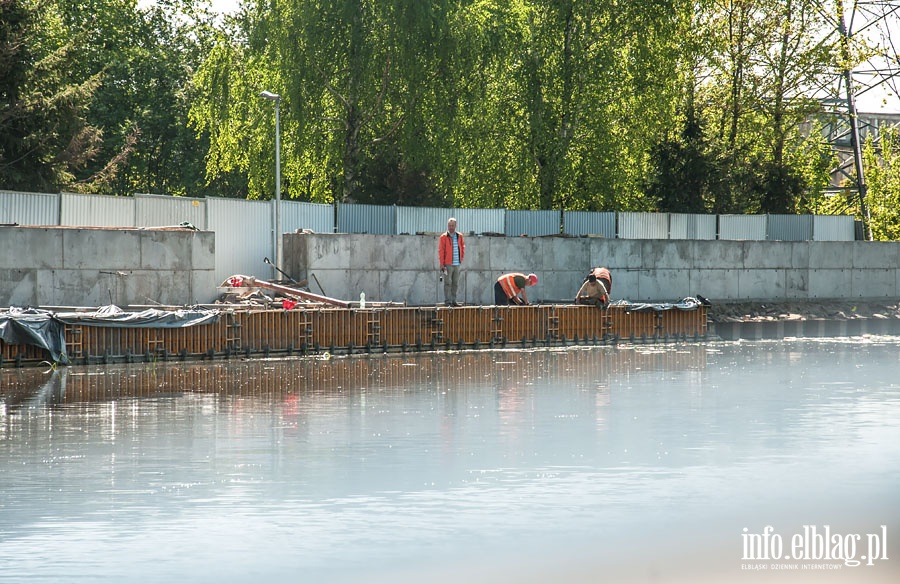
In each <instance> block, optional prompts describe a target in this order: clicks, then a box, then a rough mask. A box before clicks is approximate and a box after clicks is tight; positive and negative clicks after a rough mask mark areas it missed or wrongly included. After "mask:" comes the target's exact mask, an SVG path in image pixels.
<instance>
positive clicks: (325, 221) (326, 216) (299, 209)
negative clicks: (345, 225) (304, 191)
mask: <svg viewBox="0 0 900 584" xmlns="http://www.w3.org/2000/svg"><path fill="white" fill-rule="evenodd" d="M298 229H309V230H311V231H313V232H314V233H334V207H333V206H332V205H325V204H322V203H305V202H302V201H282V202H281V230H282V231H283V232H284V233H292V232H294V231H296V230H298Z"/></svg>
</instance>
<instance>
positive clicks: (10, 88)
mask: <svg viewBox="0 0 900 584" xmlns="http://www.w3.org/2000/svg"><path fill="white" fill-rule="evenodd" d="M81 42H83V38H82V37H79V36H78V35H77V34H72V32H71V31H70V30H69V29H68V28H67V27H66V26H64V22H63V20H62V18H61V16H60V14H59V12H58V11H56V10H55V9H54V6H53V5H52V4H46V3H35V2H31V1H30V0H0V188H7V189H17V190H27V191H53V190H57V189H59V188H62V187H64V186H66V185H68V184H70V183H71V182H72V180H73V178H74V176H75V173H77V172H78V171H79V170H81V169H83V168H84V167H85V166H86V165H87V164H88V163H89V162H90V161H91V160H92V159H94V158H96V157H97V155H98V147H99V144H100V141H101V132H100V130H99V129H98V128H96V127H95V126H92V125H91V124H90V123H89V122H88V120H87V117H88V114H89V111H88V105H89V103H90V100H91V99H92V97H93V95H94V93H95V92H96V91H97V88H98V87H99V84H100V80H99V76H97V75H88V76H83V77H79V78H72V77H71V76H70V75H69V71H70V70H71V69H72V68H73V67H75V66H76V64H77V59H78V56H79V53H78V47H79V46H80V44H81Z"/></svg>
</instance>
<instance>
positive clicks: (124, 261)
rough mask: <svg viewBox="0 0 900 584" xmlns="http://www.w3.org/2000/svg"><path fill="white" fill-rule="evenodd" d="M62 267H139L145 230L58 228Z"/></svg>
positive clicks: (110, 268) (74, 268)
mask: <svg viewBox="0 0 900 584" xmlns="http://www.w3.org/2000/svg"><path fill="white" fill-rule="evenodd" d="M59 231H60V233H61V234H62V241H63V250H64V251H63V266H64V267H65V268H66V269H69V270H77V269H108V270H112V269H116V268H119V267H121V266H130V267H131V269H136V268H140V267H141V234H142V233H148V232H146V231H137V230H133V229H130V230H127V231H119V230H115V229H61V230H59Z"/></svg>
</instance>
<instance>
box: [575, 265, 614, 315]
mask: <svg viewBox="0 0 900 584" xmlns="http://www.w3.org/2000/svg"><path fill="white" fill-rule="evenodd" d="M610 292H612V274H610V273H609V270H607V269H606V268H601V267H597V268H594V269H593V270H591V273H590V274H588V275H587V277H586V278H585V279H584V283H583V284H582V285H581V288H579V289H578V292H577V293H576V294H575V304H592V305H594V306H601V307H605V306H607V305H608V304H609V293H610Z"/></svg>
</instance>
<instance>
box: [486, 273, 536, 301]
mask: <svg viewBox="0 0 900 584" xmlns="http://www.w3.org/2000/svg"><path fill="white" fill-rule="evenodd" d="M537 283H538V277H537V276H536V275H534V274H528V275H527V276H526V275H525V274H520V273H518V272H513V273H510V274H503V275H502V276H500V277H499V278H497V282H496V283H494V304H497V305H499V306H504V305H508V304H521V305H527V304H528V294H527V293H526V292H525V288H527V287H528V286H534V285H535V284H537Z"/></svg>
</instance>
